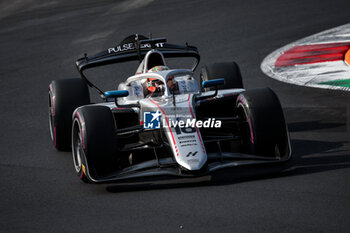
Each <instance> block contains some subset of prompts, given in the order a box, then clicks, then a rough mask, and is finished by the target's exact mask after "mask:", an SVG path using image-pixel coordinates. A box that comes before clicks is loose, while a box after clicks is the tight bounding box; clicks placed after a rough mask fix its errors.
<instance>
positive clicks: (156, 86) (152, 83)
mask: <svg viewBox="0 0 350 233" xmlns="http://www.w3.org/2000/svg"><path fill="white" fill-rule="evenodd" d="M146 88H147V90H148V93H149V94H153V93H160V92H162V91H164V83H163V82H162V81H161V80H159V79H156V78H147V80H146Z"/></svg>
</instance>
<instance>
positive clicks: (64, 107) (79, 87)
mask: <svg viewBox="0 0 350 233" xmlns="http://www.w3.org/2000/svg"><path fill="white" fill-rule="evenodd" d="M89 103H90V95H89V89H88V87H87V85H86V83H85V82H84V80H82V79H78V78H73V79H60V80H54V81H52V82H51V83H50V85H49V102H48V110H49V127H50V135H51V140H52V143H53V145H54V147H55V148H56V149H57V150H60V151H69V150H70V147H71V127H72V114H73V112H74V110H75V109H76V108H78V107H79V106H82V105H86V104H89Z"/></svg>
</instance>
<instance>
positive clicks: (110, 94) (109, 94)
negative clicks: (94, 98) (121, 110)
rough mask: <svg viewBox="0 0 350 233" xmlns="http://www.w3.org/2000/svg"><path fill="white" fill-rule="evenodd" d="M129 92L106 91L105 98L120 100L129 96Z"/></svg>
mask: <svg viewBox="0 0 350 233" xmlns="http://www.w3.org/2000/svg"><path fill="white" fill-rule="evenodd" d="M128 95H129V92H128V91H127V90H119V91H106V92H104V96H105V97H106V98H118V97H125V96H128Z"/></svg>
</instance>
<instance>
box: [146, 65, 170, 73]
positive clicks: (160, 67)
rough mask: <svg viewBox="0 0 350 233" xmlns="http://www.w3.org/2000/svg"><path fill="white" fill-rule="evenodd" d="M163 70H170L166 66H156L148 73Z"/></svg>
mask: <svg viewBox="0 0 350 233" xmlns="http://www.w3.org/2000/svg"><path fill="white" fill-rule="evenodd" d="M163 70H169V68H168V67H166V66H154V67H152V68H151V69H149V70H148V73H149V72H158V71H163Z"/></svg>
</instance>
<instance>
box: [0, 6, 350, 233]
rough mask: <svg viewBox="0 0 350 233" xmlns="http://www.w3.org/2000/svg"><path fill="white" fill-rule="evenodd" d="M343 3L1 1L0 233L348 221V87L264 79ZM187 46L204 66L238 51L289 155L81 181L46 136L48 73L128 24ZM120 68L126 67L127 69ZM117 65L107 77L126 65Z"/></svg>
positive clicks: (70, 67)
mask: <svg viewBox="0 0 350 233" xmlns="http://www.w3.org/2000/svg"><path fill="white" fill-rule="evenodd" d="M349 9H350V1H345V0H344V1H337V0H332V1H305V0H303V1H301V0H300V1H299V0H295V1H280V0H279V1H249V0H245V1H191V2H190V1H183V0H179V1H160V0H158V1H150V0H149V1H141V0H140V1H129V2H126V1H119V2H117V3H116V1H112V0H105V1H98V2H97V1H93V0H84V1H83V0H79V1H78V0H76V1H68V0H67V1H44V0H42V1H39V0H36V1H34V0H32V1H9V0H6V1H2V2H1V3H0V63H1V66H0V96H1V98H0V108H1V109H0V110H1V112H0V231H1V232H78V231H79V232H349V229H350V221H349V219H350V142H349V127H350V126H349V119H348V118H347V117H348V116H349V109H348V110H347V104H349V97H350V95H349V94H348V93H343V92H339V91H329V90H319V89H313V88H305V87H299V86H293V85H289V84H285V83H282V82H278V81H275V80H273V79H270V78H268V77H266V76H265V75H264V74H263V73H262V72H261V71H260V63H261V61H262V60H263V58H264V57H265V56H266V55H268V54H269V53H270V52H271V51H273V50H275V49H277V48H279V47H282V46H283V45H285V44H288V43H291V42H293V41H295V40H297V39H300V38H303V37H306V36H308V35H311V34H314V33H317V32H320V31H323V30H326V29H329V28H333V27H336V26H338V25H342V24H345V23H349V21H350V14H349ZM149 32H152V33H153V35H154V36H166V37H167V38H168V41H169V42H172V43H180V44H181V43H185V42H186V41H188V42H189V43H190V44H194V45H196V46H198V48H199V50H200V53H201V55H202V61H201V65H203V64H207V63H210V62H216V61H231V60H235V61H237V62H238V63H239V64H240V67H241V71H242V75H243V77H244V85H245V87H246V88H247V89H252V88H257V87H265V86H269V87H271V88H272V89H274V90H275V91H276V92H277V94H278V95H279V97H280V100H281V103H282V105H283V107H284V110H285V114H286V118H287V121H288V127H289V129H290V136H291V141H292V147H293V156H294V157H293V160H292V161H291V164H290V165H289V166H286V167H285V169H283V170H282V171H280V172H273V173H271V172H269V170H268V169H262V168H250V169H247V170H245V169H243V170H235V169H233V170H227V171H224V172H220V173H218V174H216V175H215V176H213V177H203V178H199V179H195V180H175V181H174V180H172V181H171V182H166V181H162V180H161V181H143V182H141V183H135V182H127V183H121V184H110V185H93V184H83V183H82V182H80V181H79V180H78V178H77V177H76V176H75V173H74V169H73V164H72V158H71V154H70V153H68V152H66V153H62V152H57V151H56V150H55V149H54V148H53V146H52V145H51V142H50V139H49V130H48V122H47V92H48V84H49V82H50V80H52V79H56V78H65V77H78V73H77V71H76V69H75V67H74V61H75V59H76V58H78V57H80V56H81V55H82V54H83V53H84V52H87V53H88V54H93V53H95V52H99V51H101V50H103V49H106V48H108V47H111V46H113V45H115V44H116V43H117V42H119V41H120V40H121V39H122V38H124V37H125V36H127V35H129V34H132V33H140V34H146V35H147V34H148V33H149ZM126 68H127V69H126ZM126 68H120V69H117V70H115V73H113V77H112V78H110V79H107V80H106V81H104V82H103V83H104V84H105V85H107V84H108V85H109V83H114V85H115V83H117V82H118V81H121V80H123V79H124V78H125V77H126V76H127V75H130V74H132V72H133V71H134V70H135V69H136V67H135V66H134V65H126Z"/></svg>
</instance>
